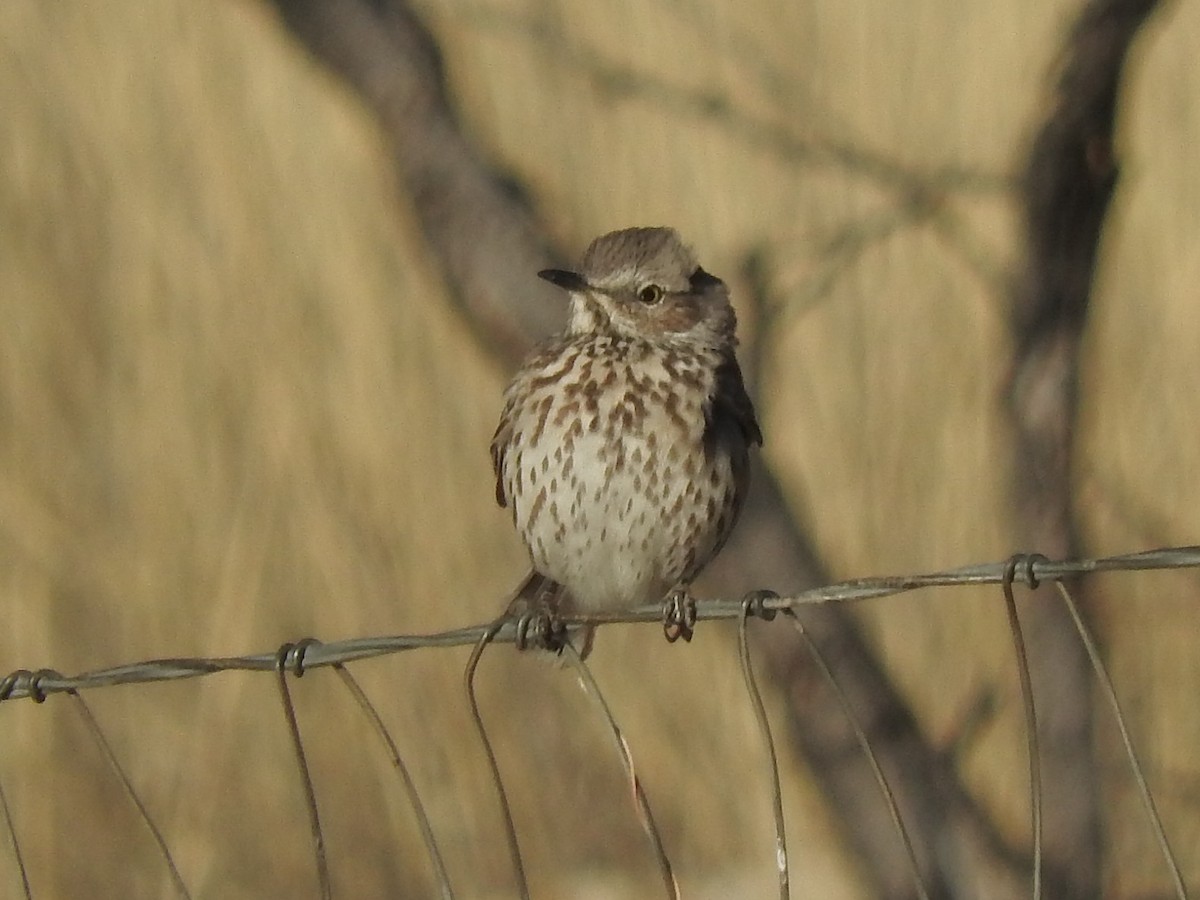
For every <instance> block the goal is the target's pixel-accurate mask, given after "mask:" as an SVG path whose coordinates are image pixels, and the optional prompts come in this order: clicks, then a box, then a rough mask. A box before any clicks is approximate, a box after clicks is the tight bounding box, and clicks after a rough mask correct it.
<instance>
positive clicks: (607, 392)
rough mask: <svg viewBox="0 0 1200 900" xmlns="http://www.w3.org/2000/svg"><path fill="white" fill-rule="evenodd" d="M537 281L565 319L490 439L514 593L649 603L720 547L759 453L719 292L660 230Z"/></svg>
mask: <svg viewBox="0 0 1200 900" xmlns="http://www.w3.org/2000/svg"><path fill="white" fill-rule="evenodd" d="M539 275H540V276H541V277H543V278H545V279H547V280H548V281H551V282H553V283H554V284H557V285H558V286H560V287H562V288H564V289H565V290H567V291H568V292H569V294H570V298H571V318H570V323H569V324H568V326H567V329H566V331H565V332H564V333H563V334H561V335H559V336H557V337H555V338H553V339H552V340H550V341H549V342H547V343H545V344H544V345H542V346H541V347H540V348H539V349H537V350H535V351H534V352H533V354H532V355H531V356H530V357H529V358H528V359H527V360H526V362H525V364H524V365H523V366H522V367H521V369H520V371H519V372H518V373H517V374H516V376H515V377H514V378H513V381H512V383H511V384H510V385H509V386H508V390H507V391H506V392H505V403H504V411H503V413H502V414H501V416H500V424H499V426H498V427H497V428H496V434H495V437H494V438H493V439H492V464H493V468H494V470H495V473H496V499H497V500H498V501H499V503H500V505H501V506H507V507H509V509H511V511H512V515H513V522H514V523H515V525H516V528H517V532H518V533H519V534H520V536H521V539H522V541H523V542H524V543H525V546H526V548H527V549H528V551H529V555H530V559H531V561H532V563H533V569H534V571H533V573H531V575H530V577H529V578H528V579H527V580H526V582H525V583H524V584H523V586H522V588H521V589H520V590H519V592H518V596H519V597H520V598H522V599H524V600H526V601H529V602H532V603H534V604H549V605H550V606H551V608H552V609H553V610H555V611H559V612H564V613H567V612H570V613H578V614H584V615H586V614H588V613H592V612H602V611H617V610H622V609H628V608H631V607H634V606H638V605H641V604H645V603H655V602H658V601H661V600H663V599H664V598H665V597H666V595H667V594H668V593H669V592H670V591H672V590H673V589H676V588H682V589H684V590H686V589H687V587H688V585H690V584H691V582H692V580H693V579H694V578H695V577H696V576H697V575H698V574H699V573H700V570H701V569H703V568H704V566H705V565H707V564H708V562H709V561H710V560H711V559H712V558H713V557H714V556H715V555H716V554H717V552H718V551H719V550H720V549H721V547H722V545H723V544H724V543H725V540H726V538H727V537H728V536H729V533H730V531H731V530H732V528H733V525H734V522H735V521H736V520H737V516H738V513H739V512H740V510H741V506H742V502H743V500H744V498H745V494H746V486H747V476H748V463H749V456H748V451H749V448H750V446H752V445H754V444H761V443H762V434H761V432H760V430H759V426H758V421H757V420H756V418H755V415H754V407H753V406H752V405H751V402H750V398H749V397H748V396H747V394H746V389H745V386H744V384H743V382H742V373H741V370H740V369H739V368H738V364H737V359H736V357H735V355H734V349H735V347H736V346H737V338H736V336H735V329H736V318H735V316H734V311H733V307H732V306H731V305H730V302H729V292H728V290H727V288H726V287H725V284H724V282H722V281H721V280H720V279H719V278H716V277H714V276H712V275H709V274H708V273H707V272H705V271H704V270H703V269H702V268H700V266H699V265H698V264H697V262H696V259H695V257H694V256H693V255H692V252H691V250H690V249H688V248H687V247H686V246H685V245H684V244H683V243H682V241H681V240H680V238H679V235H678V234H677V233H676V232H675V231H674V230H673V229H670V228H628V229H625V230H623V231H614V232H612V233H610V234H606V235H604V236H602V237H599V238H597V239H596V240H595V241H593V242H592V244H591V246H589V247H588V249H587V251H586V252H585V253H584V255H583V260H582V263H581V265H580V268H579V271H578V272H567V271H561V270H557V269H551V270H546V271H544V272H540V273H539ZM589 637H590V636H589Z"/></svg>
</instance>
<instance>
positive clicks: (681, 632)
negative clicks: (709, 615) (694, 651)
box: [662, 588, 696, 644]
mask: <svg viewBox="0 0 1200 900" xmlns="http://www.w3.org/2000/svg"><path fill="white" fill-rule="evenodd" d="M662 621H663V636H664V637H666V639H667V643H668V644H673V643H675V642H676V641H678V640H679V639H680V638H682V639H683V640H685V641H690V640H691V639H692V635H693V634H695V633H696V598H695V597H693V596H692V595H691V594H689V593H688V592H687V591H686V590H684V589H683V588H676V589H675V590H673V591H671V593H669V594H668V595H667V599H666V600H665V601H663V620H662Z"/></svg>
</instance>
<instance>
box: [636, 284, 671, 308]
mask: <svg viewBox="0 0 1200 900" xmlns="http://www.w3.org/2000/svg"><path fill="white" fill-rule="evenodd" d="M664 293H665V292H664V291H663V289H662V288H661V287H659V286H658V285H657V284H648V285H646V286H645V287H644V288H642V289H641V290H640V291H638V295H637V298H638V299H639V300H640V301H642V302H643V303H645V304H646V305H647V306H653V305H654V304H655V303H657V302H658V301H659V300H661V299H662V298H663V294H664Z"/></svg>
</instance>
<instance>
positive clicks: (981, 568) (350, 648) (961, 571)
mask: <svg viewBox="0 0 1200 900" xmlns="http://www.w3.org/2000/svg"><path fill="white" fill-rule="evenodd" d="M1011 565H1012V561H1011V559H1009V560H1004V561H1003V562H995V563H984V564H980V565H972V566H963V567H961V568H956V569H948V570H946V571H944V572H934V573H929V574H923V575H897V576H883V577H876V578H857V579H853V580H850V581H842V582H838V583H837V584H831V585H827V586H824V587H819V588H813V589H811V590H807V591H801V592H800V593H797V594H793V595H791V596H782V597H777V598H776V597H770V598H768V599H764V600H762V605H763V608H764V609H765V610H783V609H792V610H795V609H797V608H799V607H802V606H809V605H817V604H825V603H848V602H854V601H858V600H868V599H872V598H876V597H886V596H891V595H894V594H901V593H905V592H908V591H914V590H919V589H921V588H934V587H954V586H962V585H982V584H1002V583H1004V581H1005V572H1006V570H1007V569H1008V568H1009V567H1010V566H1011ZM1187 568H1200V546H1186V547H1167V548H1163V549H1159V550H1147V551H1143V552H1139V553H1128V554H1123V555H1121V556H1108V557H1103V558H1099V559H1074V560H1057V561H1056V560H1050V559H1046V558H1045V557H1043V556H1039V555H1036V554H1032V555H1029V556H1025V557H1021V561H1020V563H1019V564H1018V567H1017V572H1016V580H1017V581H1018V582H1023V583H1028V584H1031V585H1036V584H1039V583H1041V582H1046V581H1061V580H1063V579H1066V578H1070V577H1073V576H1077V575H1086V574H1088V573H1093V572H1120V571H1124V572H1133V571H1146V570H1153V569H1187ZM743 602H744V598H742V599H736V600H731V599H715V600H700V601H697V603H696V618H697V619H698V620H700V619H702V620H709V621H711V620H716V619H737V618H738V617H740V616H741V615H742V607H743ZM662 617H663V608H662V606H661V605H657V604H651V605H645V606H639V607H636V608H634V609H631V610H628V611H624V612H620V613H615V614H609V615H602V616H563V617H562V621H563V623H564V624H567V625H576V624H580V625H606V624H613V623H618V622H622V623H638V622H655V623H658V624H661V623H662ZM491 627H492V625H491V624H488V623H484V624H480V625H473V626H469V627H466V628H456V629H452V630H450V631H441V632H435V633H432V634H405V635H391V636H380V637H363V638H351V639H349V640H342V641H331V642H330V643H327V644H326V643H321V642H319V641H314V642H304V643H305V646H304V651H303V654H301V655H300V657H298V658H296V659H295V663H296V665H302V667H303V669H313V668H317V667H320V666H332V665H337V664H339V663H347V662H354V661H355V660H360V659H370V658H372V657H377V656H384V655H388V654H393V653H400V652H403V651H406V650H418V649H423V648H429V647H469V646H472V645H474V644H476V643H478V641H479V639H480V638H481V637H482V636H483V635H484V633H485V632H487V631H488V630H489V628H491ZM492 640H493V641H495V642H497V643H514V642H517V641H523V640H524V635H523V633H522V628H521V625H520V623H519V622H518V621H517V620H515V619H514V620H512V621H509V622H506V623H505V624H503V625H502V626H501V627H500V628H499V630H498V631H496V633H495V635H494V637H493V638H492ZM278 666H279V650H278V649H276V650H270V651H267V652H265V653H255V654H251V655H249V656H230V657H215V658H178V659H151V660H145V661H143V662H137V663H130V664H126V665H120V666H114V667H112V668H108V669H99V670H96V671H93V672H85V673H83V674H80V675H75V676H66V675H63V674H61V673H59V672H55V671H53V670H51V669H39V670H29V669H17V670H16V671H14V672H12V673H10V674H9V675H7V676H5V677H4V678H3V679H2V680H0V702H3V701H5V700H17V699H22V698H33V699H34V700H36V701H38V702H40V701H41V700H44V699H45V698H46V696H48V695H49V694H56V693H64V692H67V691H78V690H87V689H90V688H96V687H106V686H110V685H118V684H138V683H147V682H161V681H174V680H177V679H181V678H197V677H200V676H202V675H212V674H215V673H217V672H229V671H261V672H273V671H277V669H278Z"/></svg>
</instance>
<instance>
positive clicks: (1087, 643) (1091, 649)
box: [1054, 581, 1188, 900]
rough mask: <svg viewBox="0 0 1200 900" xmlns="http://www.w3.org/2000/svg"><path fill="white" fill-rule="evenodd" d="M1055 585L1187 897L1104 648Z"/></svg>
mask: <svg viewBox="0 0 1200 900" xmlns="http://www.w3.org/2000/svg"><path fill="white" fill-rule="evenodd" d="M1054 586H1055V587H1056V588H1058V593H1059V596H1061V597H1062V600H1063V603H1065V604H1066V605H1067V610H1068V611H1069V612H1070V613H1071V618H1072V619H1073V620H1074V621H1075V630H1076V631H1078V632H1079V639H1080V640H1081V641H1083V646H1084V649H1085V650H1086V651H1087V655H1088V659H1090V660H1091V662H1092V668H1093V669H1095V670H1096V677H1097V678H1098V679H1099V680H1100V684H1101V686H1102V687H1103V688H1104V695H1105V697H1106V699H1107V700H1108V704H1109V706H1111V707H1112V710H1113V713H1114V715H1115V716H1116V720H1117V728H1118V729H1119V730H1120V732H1121V742H1122V743H1123V744H1124V745H1125V756H1126V757H1127V758H1128V759H1129V768H1130V769H1131V770H1132V771H1133V779H1134V781H1135V782H1137V787H1138V795H1139V796H1140V797H1141V800H1142V806H1143V807H1144V808H1145V810H1146V817H1147V818H1148V819H1149V820H1150V828H1151V829H1152V830H1153V831H1154V837H1155V839H1156V840H1157V841H1158V848H1159V850H1160V851H1161V852H1162V855H1163V860H1164V861H1165V862H1166V864H1167V868H1168V869H1169V870H1170V872H1171V883H1172V885H1173V887H1174V888H1175V896H1176V897H1177V898H1179V900H1187V896H1188V893H1187V887H1185V886H1184V882H1183V874H1182V873H1181V872H1180V871H1179V863H1178V862H1177V861H1176V860H1175V854H1174V853H1172V852H1171V844H1170V841H1168V840H1167V832H1166V829H1164V828H1163V824H1162V819H1161V818H1160V817H1159V815H1158V808H1157V807H1156V806H1155V805H1154V797H1153V795H1152V794H1151V793H1150V786H1149V785H1148V784H1147V783H1146V775H1145V773H1144V772H1143V771H1142V764H1141V762H1139V761H1138V756H1137V751H1135V750H1134V748H1133V739H1132V738H1131V737H1130V736H1129V728H1128V726H1127V725H1126V724H1125V715H1124V713H1122V712H1121V702H1120V700H1118V699H1117V691H1116V688H1114V687H1113V683H1112V679H1111V678H1109V677H1108V669H1107V668H1106V667H1105V665H1104V661H1103V660H1102V659H1101V657H1100V651H1099V650H1098V649H1097V647H1096V642H1095V641H1094V640H1093V639H1092V635H1091V632H1090V631H1089V630H1088V627H1087V625H1085V624H1084V621H1083V616H1081V615H1080V614H1079V607H1078V606H1077V604H1076V603H1075V601H1074V599H1073V598H1072V597H1071V592H1070V591H1068V590H1067V587H1066V585H1064V584H1063V583H1062V582H1061V581H1059V582H1055V585H1054Z"/></svg>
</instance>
